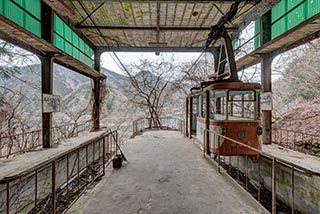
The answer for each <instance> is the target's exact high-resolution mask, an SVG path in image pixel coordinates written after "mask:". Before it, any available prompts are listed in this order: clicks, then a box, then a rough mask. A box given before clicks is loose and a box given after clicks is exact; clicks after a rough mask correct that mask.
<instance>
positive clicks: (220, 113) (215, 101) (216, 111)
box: [210, 91, 227, 120]
mask: <svg viewBox="0 0 320 214" xmlns="http://www.w3.org/2000/svg"><path fill="white" fill-rule="evenodd" d="M226 98H227V97H226V92H225V91H212V92H210V118H211V119H214V120H225V119H226V106H227V105H226V100H227V99H226Z"/></svg>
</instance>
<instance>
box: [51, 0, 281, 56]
mask: <svg viewBox="0 0 320 214" xmlns="http://www.w3.org/2000/svg"><path fill="white" fill-rule="evenodd" d="M45 1H46V3H47V4H49V5H50V6H51V7H53V8H54V9H55V10H56V11H57V12H58V13H59V15H61V16H62V17H67V19H68V21H69V23H70V24H71V26H73V27H74V28H75V29H77V30H79V32H81V33H82V34H83V35H84V36H85V37H86V38H87V39H88V40H89V41H90V42H91V43H92V44H93V45H94V46H98V47H99V46H103V47H112V48H114V50H115V51H116V50H119V48H124V49H125V50H126V51H130V49H133V48H157V47H161V48H166V47H167V48H171V47H179V48H186V49H190V50H192V49H195V48H198V49H199V48H202V47H204V46H205V44H206V40H207V38H208V33H210V30H211V26H213V25H216V24H217V23H219V21H220V22H221V20H223V19H224V16H225V15H226V14H227V13H228V11H229V10H230V9H231V7H232V4H233V3H234V2H235V1H231V0H216V1H208V0H207V1H202V0H191V1H182V0H172V1H170V0H163V1H153V0H149V1H147V0H135V1H128V0H122V1H116V0H58V1H51V0H45ZM277 2H278V1H277V0H246V1H241V3H240V4H239V6H238V9H237V10H236V14H235V15H234V16H233V19H232V21H228V22H226V23H225V24H224V25H225V27H226V29H227V31H228V32H229V34H230V35H231V37H233V36H232V35H236V34H237V32H239V31H241V30H242V29H243V28H244V27H245V26H246V25H248V24H249V23H250V22H251V21H254V20H256V19H257V18H258V17H259V16H260V15H262V14H263V13H265V12H266V11H267V10H269V9H270V8H271V7H272V6H273V5H274V4H275V3H277ZM219 43H220V42H219V41H218V42H216V43H215V46H219V45H220V44H221V43H220V44H219Z"/></svg>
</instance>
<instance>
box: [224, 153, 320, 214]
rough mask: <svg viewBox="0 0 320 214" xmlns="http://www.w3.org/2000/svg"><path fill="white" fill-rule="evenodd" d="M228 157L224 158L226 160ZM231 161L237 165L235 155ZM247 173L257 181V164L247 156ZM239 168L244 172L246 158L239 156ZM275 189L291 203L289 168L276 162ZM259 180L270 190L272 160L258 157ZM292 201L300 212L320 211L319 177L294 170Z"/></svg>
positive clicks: (283, 198) (315, 212)
mask: <svg viewBox="0 0 320 214" xmlns="http://www.w3.org/2000/svg"><path fill="white" fill-rule="evenodd" d="M228 159H229V158H226V160H228ZM231 163H232V165H233V166H234V167H237V157H232V159H231ZM248 167H249V168H248V175H249V178H250V179H251V180H253V181H254V182H256V183H258V180H259V177H258V164H254V163H252V161H251V160H250V158H248ZM239 168H240V170H241V171H242V172H243V173H245V172H246V158H245V157H240V158H239ZM275 171H276V191H277V198H278V199H280V200H282V201H283V202H285V203H286V204H287V205H288V206H290V205H291V200H292V198H291V186H292V182H291V168H289V167H287V166H283V165H280V164H279V163H277V164H276V170H275ZM260 172H261V182H262V184H263V185H264V187H265V188H267V189H268V190H270V191H271V187H272V162H271V160H269V159H267V158H260ZM294 203H295V209H296V210H298V211H300V212H301V213H306V214H309V213H314V214H318V213H320V177H319V176H308V175H306V174H304V173H301V172H298V171H295V172H294Z"/></svg>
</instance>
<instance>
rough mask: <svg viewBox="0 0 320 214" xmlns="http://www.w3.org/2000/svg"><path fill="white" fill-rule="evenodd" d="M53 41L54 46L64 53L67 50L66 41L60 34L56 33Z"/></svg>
mask: <svg viewBox="0 0 320 214" xmlns="http://www.w3.org/2000/svg"><path fill="white" fill-rule="evenodd" d="M53 41H54V42H53V43H54V46H56V47H57V48H59V49H60V50H62V51H64V50H65V41H64V39H63V38H61V37H60V36H59V35H58V34H56V33H55V34H54V37H53Z"/></svg>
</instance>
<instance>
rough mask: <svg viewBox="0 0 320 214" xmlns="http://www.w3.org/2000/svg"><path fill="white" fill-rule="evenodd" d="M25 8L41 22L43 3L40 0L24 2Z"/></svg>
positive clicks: (25, 0)
mask: <svg viewBox="0 0 320 214" xmlns="http://www.w3.org/2000/svg"><path fill="white" fill-rule="evenodd" d="M24 8H25V9H26V10H27V11H29V12H30V13H31V14H32V15H34V16H35V17H36V18H38V19H39V20H41V1H39V0H24Z"/></svg>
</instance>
